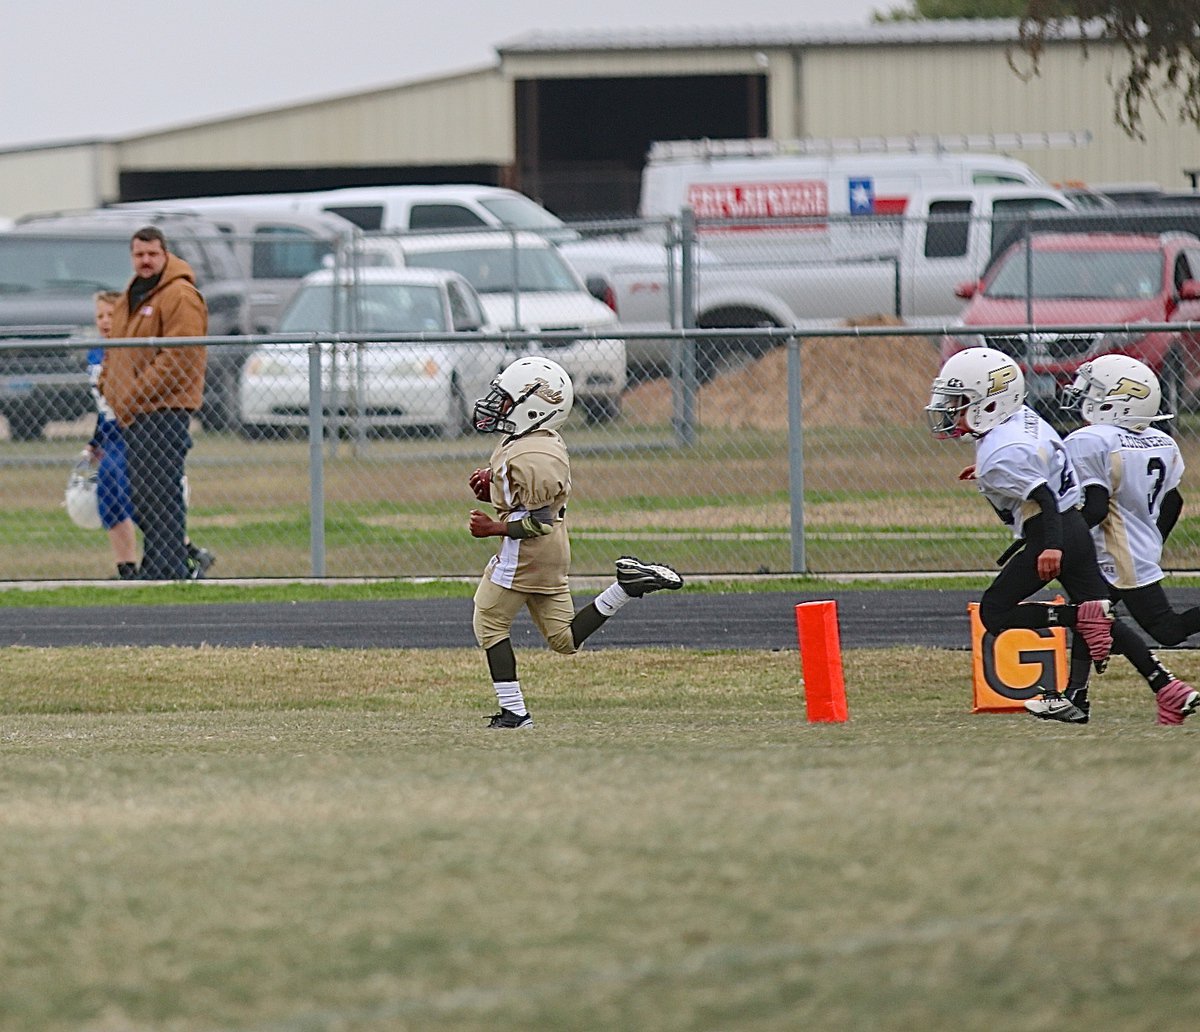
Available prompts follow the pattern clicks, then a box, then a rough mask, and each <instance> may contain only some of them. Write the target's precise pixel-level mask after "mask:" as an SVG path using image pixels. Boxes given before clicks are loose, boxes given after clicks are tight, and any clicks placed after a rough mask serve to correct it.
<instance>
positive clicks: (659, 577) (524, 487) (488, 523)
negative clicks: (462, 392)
mask: <svg viewBox="0 0 1200 1032" xmlns="http://www.w3.org/2000/svg"><path fill="white" fill-rule="evenodd" d="M573 399H574V389H573V387H572V385H571V378H570V377H569V376H568V375H567V372H566V370H565V369H563V367H562V366H560V365H559V364H558V363H557V362H551V361H550V360H549V359H545V358H541V357H538V356H530V357H527V358H519V359H517V360H516V361H515V362H513V363H512V364H511V365H509V366H508V367H507V368H506V369H505V370H504V371H503V372H502V373H501V374H500V375H499V376H497V377H496V378H495V379H494V380H493V381H492V385H491V392H490V393H489V394H488V396H487V397H486V398H480V399H479V400H478V401H477V402H476V403H475V411H474V423H475V429H476V430H478V431H479V432H480V433H485V434H487V433H499V434H503V435H504V437H503V439H502V440H501V441H500V443H499V444H497V445H496V448H495V450H494V451H493V452H492V458H491V462H490V464H489V465H488V466H487V467H486V468H481V469H477V470H475V471H474V472H473V473H472V474H471V476H470V477H469V479H468V483H469V484H470V487H471V491H472V492H473V493H474V495H475V497H476V498H477V499H478V500H479V501H481V502H490V503H491V504H492V505H494V506H495V507H496V516H495V517H492V516H489V515H488V514H487V513H486V512H484V511H483V510H482V509H472V510H471V518H470V531H471V534H472V536H474V537H477V538H486V537H498V538H500V539H501V540H500V545H499V547H498V549H497V551H496V554H495V555H494V556H492V558H491V560H490V561H489V562H488V564H487V569H485V570H484V573H483V578H482V579H481V580H480V582H479V587H478V588H477V589H476V591H475V616H474V629H475V638H476V640H477V641H478V642H479V644H480V646H481V647H482V648H483V649H484V651H485V652H486V654H487V663H488V670H489V672H490V673H491V676H492V688H493V690H494V691H495V693H496V698H497V700H498V701H499V703H500V712H499V713H496V714H494V715H493V716H490V717H488V718H487V720H488V727H490V728H498V729H516V728H528V727H532V726H533V717H532V716H531V715H530V713H529V709H528V707H527V706H526V705H525V696H524V693H523V692H522V691H521V682H520V681H519V680H518V679H517V660H516V656H515V655H514V654H513V647H512V639H511V630H512V623H513V620H514V619H515V618H516V616H517V614H518V613H519V612H520V611H521V610H522V609H525V608H528V610H529V615H530V617H531V618H532V619H533V623H534V626H536V627H537V629H538V630H539V631H540V632H541V633H542V636H543V637H544V638H545V639H546V642H547V644H548V645H549V646H550V647H551V648H552V649H553V650H554V651H555V652H561V653H565V654H568V655H569V654H571V653H573V652H577V651H579V647H580V646H581V645H582V644H583V643H584V641H585V640H586V639H587V638H588V636H589V635H591V634H592V633H593V632H594V631H596V630H597V629H598V628H599V627H600V626H601V625H602V624H603V623H604V622H605V621H606V620H607V619H608V618H609V617H610V616H612V615H613V614H615V613H616V612H617V610H618V609H620V608H621V607H622V606H623V605H624V604H625V603H626V602H628V601H629V600H630V599H631V598H641V597H642V596H643V595H647V594H649V593H650V592H652V591H659V590H661V589H663V588H666V589H668V590H677V589H679V588H681V587H683V578H682V577H681V576H680V575H679V574H678V573H676V572H675V570H673V569H672V568H671V567H670V566H665V565H662V564H660V563H644V562H642V561H641V560H640V559H635V558H634V557H633V556H630V555H623V556H621V558H620V559H618V560H617V561H616V567H617V576H616V580H615V581H613V583H612V584H610V585H609V586H608V587H607V588H605V589H604V590H603V591H602V592H600V594H599V595H597V596H596V598H595V599H594V600H593V601H591V602H589V603H588V604H587V605H585V606H583V607H582V608H581V609H580V610H579V612H575V609H574V604H573V602H572V600H571V589H570V587H569V586H568V583H567V574H568V571H569V568H570V565H571V543H570V541H569V540H568V538H567V525H566V514H567V499H568V498H569V497H570V494H571V463H570V459H569V458H568V456H567V446H566V444H565V443H564V442H563V439H562V438H561V437H560V436H559V434H558V427H560V426H561V425H562V424H563V423H565V422H566V420H567V416H568V415H569V414H570V412H571V404H572V401H573Z"/></svg>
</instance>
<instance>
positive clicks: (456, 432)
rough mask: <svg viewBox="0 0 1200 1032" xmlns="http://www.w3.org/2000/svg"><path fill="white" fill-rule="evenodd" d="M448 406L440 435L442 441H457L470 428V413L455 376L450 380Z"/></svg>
mask: <svg viewBox="0 0 1200 1032" xmlns="http://www.w3.org/2000/svg"><path fill="white" fill-rule="evenodd" d="M448 408H449V411H448V412H447V415H446V422H445V423H444V424H442V432H441V435H440V436H441V438H442V440H444V441H457V440H459V438H461V437H463V436H464V435H465V434H466V433H467V431H468V430H470V429H471V413H470V412H468V411H467V399H466V396H465V395H464V394H463V389H462V384H460V383H459V382H458V378H457V377H455V378H454V379H452V380H451V381H450V402H449V406H448Z"/></svg>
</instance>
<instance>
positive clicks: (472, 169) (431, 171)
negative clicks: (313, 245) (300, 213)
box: [120, 165, 506, 201]
mask: <svg viewBox="0 0 1200 1032" xmlns="http://www.w3.org/2000/svg"><path fill="white" fill-rule="evenodd" d="M503 177H504V169H503V168H502V167H501V166H498V165H422V166H417V167H414V166H410V165H398V166H370V167H357V168H356V167H353V166H348V167H343V168H333V167H326V168H233V169H152V170H140V171H136V172H122V173H121V176H120V192H121V200H123V201H158V200H162V199H163V198H166V197H227V196H230V195H232V194H252V193H293V192H298V191H303V190H333V189H336V188H337V187H339V186H396V185H402V184H406V183H420V184H427V183H482V184H484V185H485V186H501V185H506V184H505V183H504V182H503Z"/></svg>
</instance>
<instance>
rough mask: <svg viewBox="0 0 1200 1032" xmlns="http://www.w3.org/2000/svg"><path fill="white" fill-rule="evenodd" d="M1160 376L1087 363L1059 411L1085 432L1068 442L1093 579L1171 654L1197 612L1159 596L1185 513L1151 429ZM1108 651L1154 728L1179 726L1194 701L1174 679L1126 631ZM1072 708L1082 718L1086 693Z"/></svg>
mask: <svg viewBox="0 0 1200 1032" xmlns="http://www.w3.org/2000/svg"><path fill="white" fill-rule="evenodd" d="M1161 404H1162V392H1161V390H1160V389H1159V385H1158V377H1157V376H1155V375H1154V372H1153V371H1152V370H1151V369H1150V368H1149V367H1148V366H1147V365H1145V363H1143V362H1139V361H1138V360H1137V359H1136V358H1131V357H1129V356H1128V355H1101V356H1100V357H1098V358H1094V359H1092V360H1091V361H1090V362H1085V363H1084V364H1083V365H1082V366H1081V367H1080V368H1079V372H1078V374H1077V375H1076V378H1075V382H1074V384H1073V385H1072V386H1071V387H1069V388H1067V390H1066V391H1064V405H1065V407H1066V408H1068V410H1078V412H1079V414H1080V415H1081V416H1082V417H1083V420H1084V422H1085V423H1086V424H1087V425H1086V426H1083V427H1081V428H1080V429H1078V430H1076V431H1075V432H1074V433H1071V434H1069V435H1068V436H1067V439H1066V442H1065V443H1066V446H1067V452H1068V453H1069V454H1070V456H1071V461H1072V462H1073V463H1074V466H1075V472H1076V474H1077V475H1078V477H1079V484H1080V487H1081V488H1082V489H1083V517H1084V520H1085V521H1086V522H1087V524H1088V526H1089V527H1091V528H1092V538H1093V540H1094V541H1095V543H1096V555H1097V558H1098V559H1099V561H1100V572H1101V573H1102V574H1103V575H1104V579H1105V580H1106V581H1107V582H1108V584H1109V595H1110V597H1111V598H1112V599H1113V601H1114V602H1118V601H1119V602H1123V603H1124V604H1125V607H1126V608H1127V609H1128V610H1129V615H1130V616H1131V617H1133V619H1134V620H1135V621H1136V622H1137V624H1138V626H1140V627H1141V628H1142V629H1143V630H1144V631H1145V632H1146V633H1147V634H1149V635H1150V637H1151V638H1153V639H1154V640H1155V641H1157V642H1158V643H1159V644H1162V645H1178V644H1180V642H1182V641H1184V640H1186V639H1187V638H1188V637H1190V636H1191V635H1193V634H1195V633H1196V632H1197V631H1200V608H1192V609H1188V610H1186V611H1184V612H1176V611H1175V610H1174V609H1173V608H1172V606H1171V603H1170V601H1169V600H1168V599H1167V593H1166V592H1165V591H1164V590H1163V586H1162V579H1163V572H1162V567H1161V566H1160V565H1159V563H1160V561H1161V559H1162V549H1163V543H1164V541H1165V540H1166V538H1167V535H1168V534H1170V533H1171V529H1172V528H1173V527H1174V526H1175V521H1176V520H1177V519H1178V518H1179V514H1180V512H1181V511H1182V510H1183V498H1182V496H1181V495H1180V493H1179V483H1180V480H1181V479H1182V477H1183V456H1182V455H1181V454H1180V452H1179V446H1178V445H1177V444H1176V443H1175V441H1174V440H1173V439H1172V438H1171V437H1170V436H1169V435H1168V434H1165V433H1163V432H1162V431H1161V430H1159V429H1157V428H1156V427H1155V426H1154V425H1153V424H1154V423H1155V422H1157V421H1159V420H1164V419H1170V418H1171V416H1170V415H1168V414H1160V413H1159V408H1160V406H1161ZM1113 651H1114V652H1117V653H1119V654H1121V655H1123V656H1125V657H1126V658H1128V659H1129V661H1130V662H1131V663H1132V664H1133V666H1134V667H1135V669H1136V670H1137V671H1138V673H1140V674H1141V675H1142V676H1143V677H1144V678H1145V679H1146V682H1147V684H1149V685H1150V690H1151V691H1152V692H1154V694H1155V698H1156V700H1157V703H1158V723H1160V724H1168V725H1173V724H1182V723H1183V720H1184V718H1185V717H1187V716H1188V715H1190V714H1191V713H1193V712H1194V711H1195V709H1196V707H1197V704H1198V703H1200V692H1197V691H1196V690H1195V689H1194V688H1192V686H1191V685H1189V684H1187V683H1186V682H1184V681H1181V680H1179V679H1178V678H1177V677H1175V676H1174V675H1173V674H1172V673H1171V672H1170V671H1169V670H1167V669H1166V667H1164V666H1163V665H1162V664H1161V663H1160V662H1159V661H1158V659H1157V658H1156V657H1155V656H1154V654H1153V653H1152V652H1151V651H1150V650H1149V648H1147V647H1146V644H1145V642H1144V641H1143V640H1142V639H1141V637H1140V636H1138V635H1137V634H1136V633H1134V632H1133V630H1132V628H1128V627H1125V626H1123V625H1120V624H1118V625H1117V626H1116V627H1114V630H1113ZM1071 701H1072V702H1073V703H1074V704H1075V705H1076V706H1078V707H1080V708H1082V709H1084V710H1086V709H1087V693H1086V691H1085V692H1083V693H1082V694H1081V695H1075V696H1072V698H1071Z"/></svg>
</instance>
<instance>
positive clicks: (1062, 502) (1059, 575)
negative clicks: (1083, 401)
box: [925, 348, 1114, 724]
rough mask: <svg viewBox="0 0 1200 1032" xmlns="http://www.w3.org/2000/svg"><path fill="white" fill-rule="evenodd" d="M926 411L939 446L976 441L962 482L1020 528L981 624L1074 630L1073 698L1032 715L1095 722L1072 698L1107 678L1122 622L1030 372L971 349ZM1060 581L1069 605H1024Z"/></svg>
mask: <svg viewBox="0 0 1200 1032" xmlns="http://www.w3.org/2000/svg"><path fill="white" fill-rule="evenodd" d="M925 412H926V416H927V418H928V420H929V428H930V431H931V432H932V433H933V435H934V436H935V437H938V438H956V437H971V438H973V439H974V441H975V462H974V464H972V465H970V466H967V467H966V468H965V469H964V470H963V471H962V472H961V473H960V474H959V479H960V480H974V481H975V482H976V483H977V484H978V486H979V490H980V492H981V493H982V494H983V496H984V498H985V499H987V501H988V502H989V503H990V504H991V505H992V508H993V509H995V511H996V513H997V515H998V516H999V517H1000V519H1001V520H1003V521H1004V522H1005V523H1007V524H1008V525H1009V526H1011V527H1012V532H1013V538H1014V541H1013V547H1011V548H1010V549H1009V550H1008V552H1006V553H1005V556H1004V557H1003V560H1002V562H1003V565H1002V567H1001V570H1000V572H999V573H998V574H997V575H996V577H995V579H994V580H993V581H992V583H991V584H990V585H989V586H988V587H987V589H986V590H985V591H984V593H983V597H982V598H981V599H980V602H979V618H980V620H981V621H982V622H983V625H984V627H986V628H987V630H988V631H990V632H991V633H993V634H999V633H1000V632H1001V631H1005V630H1008V629H1009V628H1011V627H1030V628H1040V627H1055V626H1063V627H1070V628H1073V629H1074V630H1075V632H1076V633H1075V634H1074V635H1073V637H1072V642H1071V662H1070V671H1069V675H1068V683H1067V692H1066V693H1062V692H1049V693H1047V694H1045V695H1044V696H1043V697H1042V698H1041V699H1038V700H1031V702H1030V704H1027V708H1030V710H1031V712H1033V713H1034V714H1035V715H1036V716H1039V717H1042V718H1044V719H1047V720H1059V721H1063V722H1065V723H1070V724H1082V723H1086V722H1087V719H1088V714H1087V711H1086V710H1084V709H1081V708H1080V707H1078V706H1076V705H1075V704H1074V703H1073V702H1071V699H1070V693H1071V692H1072V691H1076V690H1081V689H1085V688H1086V686H1087V682H1088V675H1089V673H1090V668H1091V664H1092V663H1093V662H1094V663H1095V664H1096V665H1097V668H1098V669H1103V667H1104V665H1105V664H1106V663H1107V662H1108V657H1109V653H1110V651H1111V649H1112V643H1113V623H1114V621H1113V619H1112V615H1111V612H1110V608H1111V603H1110V601H1109V598H1108V585H1107V583H1106V582H1105V580H1104V578H1103V577H1102V576H1101V574H1100V567H1099V565H1098V564H1097V562H1096V550H1095V548H1094V547H1093V545H1092V540H1091V535H1090V533H1089V530H1088V526H1087V524H1086V523H1085V522H1084V520H1083V516H1082V514H1081V513H1080V511H1079V508H1078V506H1079V502H1080V499H1081V491H1080V488H1079V484H1078V482H1077V480H1076V476H1075V469H1074V467H1073V466H1072V464H1071V459H1070V456H1069V455H1068V454H1067V451H1066V448H1065V447H1064V446H1063V442H1062V439H1061V438H1060V437H1059V435H1058V433H1057V432H1056V431H1055V430H1054V428H1053V427H1051V426H1050V425H1049V424H1048V423H1047V422H1046V421H1045V420H1043V419H1042V418H1041V417H1040V416H1039V415H1038V414H1037V413H1036V412H1034V411H1033V409H1031V408H1029V407H1028V406H1027V405H1026V404H1025V377H1024V374H1023V373H1022V372H1021V368H1020V366H1018V365H1017V363H1016V362H1015V361H1014V360H1013V359H1012V358H1011V357H1009V356H1008V355H1006V354H1004V353H1003V352H1000V351H997V350H995V349H992V348H966V349H965V350H963V351H960V352H958V353H957V354H956V355H953V356H951V357H950V358H949V359H947V360H946V362H945V364H944V365H943V366H942V368H941V371H940V372H939V373H938V375H937V377H936V378H935V379H934V381H933V386H932V391H931V397H930V400H929V404H928V405H927V406H926V407H925ZM1052 580H1058V582H1059V583H1060V584H1061V585H1062V586H1063V588H1064V590H1065V591H1066V593H1067V597H1068V599H1069V600H1070V601H1069V603H1068V604H1065V605H1048V606H1043V605H1033V606H1029V605H1021V603H1022V602H1024V601H1025V600H1026V599H1028V598H1029V597H1030V596H1031V595H1033V594H1034V593H1036V592H1037V591H1039V590H1040V589H1042V588H1043V587H1045V586H1046V584H1047V583H1049V582H1050V581H1052ZM1033 702H1036V703H1037V704H1038V705H1037V707H1033V706H1032V703H1033Z"/></svg>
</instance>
